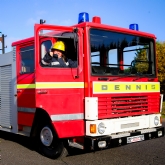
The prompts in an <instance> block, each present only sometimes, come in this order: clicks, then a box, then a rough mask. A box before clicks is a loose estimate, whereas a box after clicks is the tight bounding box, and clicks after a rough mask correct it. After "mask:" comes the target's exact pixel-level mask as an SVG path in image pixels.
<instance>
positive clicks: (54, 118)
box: [51, 113, 84, 121]
mask: <svg viewBox="0 0 165 165" xmlns="http://www.w3.org/2000/svg"><path fill="white" fill-rule="evenodd" d="M51 119H52V121H62V120H81V119H84V114H83V113H75V114H62V115H61V114H59V115H51Z"/></svg>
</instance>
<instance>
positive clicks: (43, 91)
mask: <svg viewBox="0 0 165 165" xmlns="http://www.w3.org/2000/svg"><path fill="white" fill-rule="evenodd" d="M37 93H38V94H47V93H48V91H47V90H38V91H37Z"/></svg>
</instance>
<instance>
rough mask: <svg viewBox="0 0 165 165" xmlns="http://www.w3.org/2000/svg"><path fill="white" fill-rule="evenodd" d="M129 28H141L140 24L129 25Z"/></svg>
mask: <svg viewBox="0 0 165 165" xmlns="http://www.w3.org/2000/svg"><path fill="white" fill-rule="evenodd" d="M129 29H131V30H139V25H138V24H135V23H134V24H130V25H129Z"/></svg>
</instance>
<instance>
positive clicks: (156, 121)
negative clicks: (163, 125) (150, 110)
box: [154, 116, 159, 126]
mask: <svg viewBox="0 0 165 165" xmlns="http://www.w3.org/2000/svg"><path fill="white" fill-rule="evenodd" d="M154 124H155V125H156V126H157V125H158V124H159V118H158V116H155V118H154Z"/></svg>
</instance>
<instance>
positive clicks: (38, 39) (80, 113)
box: [35, 24, 84, 137]
mask: <svg viewBox="0 0 165 165" xmlns="http://www.w3.org/2000/svg"><path fill="white" fill-rule="evenodd" d="M45 38H46V39H45ZM59 40H60V41H63V42H64V43H65V56H66V57H67V58H68V59H71V60H72V61H77V67H75V68H70V67H68V68H60V67H51V66H42V65H41V60H42V58H43V57H44V54H45V53H46V52H47V51H49V50H50V49H51V46H52V45H53V44H54V43H55V42H56V41H59ZM82 48H83V37H82V29H81V28H79V29H76V28H74V27H62V26H50V25H43V24H42V25H35V56H36V64H35V65H36V107H38V109H43V110H44V111H46V113H48V115H49V116H50V118H51V120H52V122H53V123H54V125H55V127H56V131H57V132H58V136H59V137H66V136H75V135H76V136H83V135H84V76H83V75H84V73H83V50H82ZM72 127H77V129H75V128H74V131H70V130H73V129H71V128H72ZM67 130H69V131H67ZM75 130H77V131H75Z"/></svg>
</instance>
